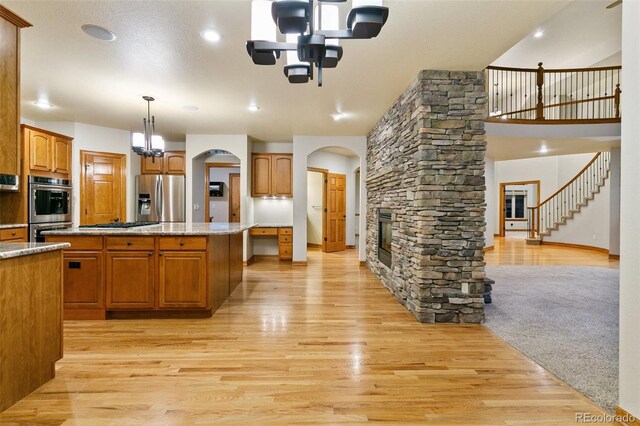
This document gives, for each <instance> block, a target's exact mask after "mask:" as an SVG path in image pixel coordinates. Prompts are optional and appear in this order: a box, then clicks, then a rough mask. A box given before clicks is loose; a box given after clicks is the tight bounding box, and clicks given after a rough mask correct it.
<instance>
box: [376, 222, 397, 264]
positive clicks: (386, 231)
mask: <svg viewBox="0 0 640 426" xmlns="http://www.w3.org/2000/svg"><path fill="white" fill-rule="evenodd" d="M392 228H393V219H392V213H391V210H389V209H378V260H379V261H380V262H381V263H382V264H383V265H386V266H387V267H388V268H391V259H392V255H391V239H392Z"/></svg>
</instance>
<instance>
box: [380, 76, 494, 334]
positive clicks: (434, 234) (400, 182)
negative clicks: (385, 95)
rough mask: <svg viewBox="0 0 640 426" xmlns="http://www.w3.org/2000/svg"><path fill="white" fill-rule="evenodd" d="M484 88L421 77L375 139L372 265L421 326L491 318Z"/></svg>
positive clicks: (462, 80) (468, 80) (458, 79)
mask: <svg viewBox="0 0 640 426" xmlns="http://www.w3.org/2000/svg"><path fill="white" fill-rule="evenodd" d="M484 85H485V79H484V74H483V73H482V72H460V71H428V70H427V71H422V72H421V73H420V75H419V76H418V78H417V79H416V80H415V81H414V82H413V83H412V84H411V85H410V86H409V87H408V88H407V90H406V91H405V93H404V94H403V95H402V96H401V97H400V98H399V99H398V100H397V101H396V102H395V104H394V105H393V106H392V107H391V109H390V110H389V111H387V113H386V114H385V115H384V116H383V117H382V119H381V120H380V122H378V124H377V125H376V126H375V127H374V129H373V130H372V131H371V133H370V134H369V136H368V139H367V173H368V178H367V190H368V196H367V209H368V215H367V265H368V267H369V269H370V270H371V271H372V272H373V273H374V274H375V275H376V276H377V277H378V278H379V279H380V280H381V281H382V283H383V284H384V285H385V287H387V288H388V289H389V291H391V292H392V293H393V294H394V295H395V297H396V299H397V300H398V301H399V302H400V303H402V304H403V305H404V306H406V307H407V309H409V310H410V311H411V312H412V313H413V314H414V315H415V317H416V318H417V319H418V320H419V321H421V322H431V323H433V322H471V323H480V322H482V321H483V320H484V301H483V291H484V278H485V275H484V265H485V264H484V254H483V248H484V229H485V220H484V211H485V199H484V197H485V183H484V154H485V150H486V142H485V131H484V119H485V118H486V102H487V95H486V92H485V87H484ZM381 208H382V209H390V210H391V211H392V212H393V213H392V218H393V227H392V229H393V231H392V262H391V267H387V266H385V265H383V264H382V263H381V262H380V261H379V260H378V255H377V252H378V210H379V209H381Z"/></svg>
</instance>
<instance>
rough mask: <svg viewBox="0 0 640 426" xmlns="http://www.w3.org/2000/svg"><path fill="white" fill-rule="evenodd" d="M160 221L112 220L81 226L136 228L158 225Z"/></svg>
mask: <svg viewBox="0 0 640 426" xmlns="http://www.w3.org/2000/svg"><path fill="white" fill-rule="evenodd" d="M157 224H158V222H111V223H98V224H95V225H82V226H80V228H117V229H120V228H135V227H137V226H147V225H157Z"/></svg>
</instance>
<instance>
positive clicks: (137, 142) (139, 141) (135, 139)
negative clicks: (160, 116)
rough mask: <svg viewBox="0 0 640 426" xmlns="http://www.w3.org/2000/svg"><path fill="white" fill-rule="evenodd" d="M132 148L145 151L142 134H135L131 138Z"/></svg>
mask: <svg viewBox="0 0 640 426" xmlns="http://www.w3.org/2000/svg"><path fill="white" fill-rule="evenodd" d="M131 146H132V147H133V148H134V149H136V148H142V149H144V135H143V134H142V133H134V134H133V135H132V137H131Z"/></svg>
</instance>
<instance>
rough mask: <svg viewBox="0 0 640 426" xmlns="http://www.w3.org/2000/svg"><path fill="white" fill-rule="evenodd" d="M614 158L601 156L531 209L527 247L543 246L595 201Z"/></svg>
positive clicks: (596, 156) (608, 154) (601, 154)
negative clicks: (543, 241)
mask: <svg viewBox="0 0 640 426" xmlns="http://www.w3.org/2000/svg"><path fill="white" fill-rule="evenodd" d="M610 162H611V154H610V153H609V152H599V153H597V154H596V155H595V157H593V159H592V160H591V161H590V162H589V164H587V165H586V166H585V167H584V168H583V169H582V170H581V171H580V173H578V174H577V175H576V176H575V177H574V178H573V179H571V180H570V181H569V182H567V183H566V184H565V185H564V186H563V187H562V188H560V189H559V190H558V191H557V192H556V193H555V194H553V195H552V196H551V197H549V198H547V199H546V200H544V201H543V202H542V203H540V204H539V205H538V206H536V207H528V209H529V219H528V221H529V229H530V233H529V238H527V244H540V243H541V242H542V239H543V238H544V237H548V236H550V235H551V233H552V232H554V231H557V230H558V229H560V227H561V226H563V225H566V224H567V222H568V221H570V220H571V219H573V217H574V216H575V215H576V214H577V213H580V211H581V210H582V209H583V208H584V207H587V206H588V205H589V201H593V199H594V198H595V197H596V195H597V194H599V193H600V189H601V188H602V187H603V186H604V184H605V182H606V180H607V178H608V177H609V167H610Z"/></svg>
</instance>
